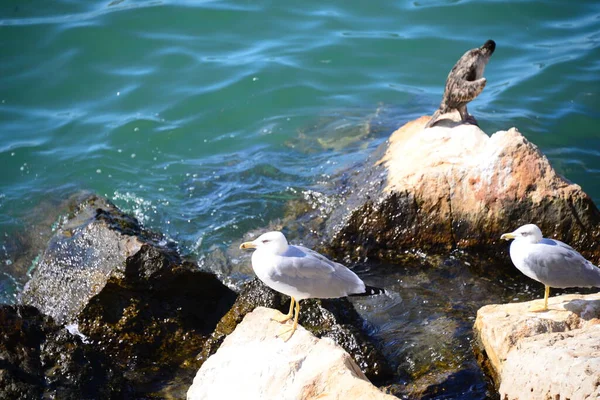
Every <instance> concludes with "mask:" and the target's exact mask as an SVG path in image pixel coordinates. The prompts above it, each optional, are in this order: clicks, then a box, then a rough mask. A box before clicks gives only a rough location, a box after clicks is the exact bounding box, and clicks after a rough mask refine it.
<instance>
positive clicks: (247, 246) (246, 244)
mask: <svg viewBox="0 0 600 400" xmlns="http://www.w3.org/2000/svg"><path fill="white" fill-rule="evenodd" d="M255 248H256V245H255V244H254V242H244V243H242V244H240V249H242V250H247V249H255Z"/></svg>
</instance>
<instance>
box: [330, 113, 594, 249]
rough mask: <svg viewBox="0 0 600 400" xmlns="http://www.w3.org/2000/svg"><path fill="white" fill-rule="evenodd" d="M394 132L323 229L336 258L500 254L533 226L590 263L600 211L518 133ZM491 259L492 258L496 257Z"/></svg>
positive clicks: (456, 128)
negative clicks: (507, 237)
mask: <svg viewBox="0 0 600 400" xmlns="http://www.w3.org/2000/svg"><path fill="white" fill-rule="evenodd" d="M428 119H429V118H428V117H421V118H419V119H417V120H415V121H411V122H409V123H407V124H406V125H404V126H402V127H401V128H400V129H398V130H397V131H395V132H394V133H393V134H392V135H391V137H390V139H389V142H388V144H387V145H386V146H387V147H384V148H383V149H380V152H379V153H376V154H374V155H373V157H372V159H371V160H370V161H369V162H368V163H367V165H366V166H365V168H364V171H361V172H357V173H356V176H355V177H354V178H352V179H350V180H351V182H352V183H353V185H354V188H353V189H352V188H351V191H352V195H351V196H350V197H349V198H348V200H347V203H346V207H340V208H339V209H338V210H336V211H334V213H333V215H332V217H331V218H330V220H331V222H329V226H328V228H329V235H330V237H331V247H332V251H333V252H334V253H335V252H338V253H339V254H351V255H352V256H353V257H356V258H361V257H365V256H368V257H376V258H384V259H394V258H396V257H398V256H399V255H402V253H404V251H405V250H407V249H413V248H420V249H424V250H434V251H435V250H440V251H446V250H448V249H451V248H460V249H476V250H479V251H481V250H484V251H485V252H487V253H493V254H492V255H498V253H499V252H503V253H505V248H504V246H497V243H498V242H499V240H498V238H499V237H500V235H501V234H502V233H504V232H506V231H512V230H513V229H515V228H517V227H518V226H520V225H523V224H525V223H536V224H537V225H538V226H540V228H541V229H542V231H543V232H544V233H545V234H546V235H547V236H551V237H557V238H559V239H561V240H563V241H565V242H567V243H569V244H571V245H572V246H574V247H575V248H577V249H578V250H579V251H580V252H582V253H583V254H584V255H585V256H587V257H588V258H592V260H593V261H598V259H599V258H600V228H599V227H600V211H598V209H597V207H596V206H595V205H594V203H593V201H592V200H591V198H590V197H589V196H588V195H587V194H585V193H584V192H583V191H582V190H581V187H579V186H578V185H576V184H572V183H570V182H568V181H567V180H565V179H564V178H562V177H561V176H559V175H557V174H556V172H555V171H554V170H553V169H552V166H551V165H550V163H549V161H548V159H547V158H546V157H545V156H544V155H543V154H542V153H541V152H540V150H539V149H538V148H537V147H536V146H535V145H534V144H533V143H531V142H529V141H528V140H527V139H526V138H525V137H524V136H523V135H522V134H521V133H520V132H519V131H518V130H517V129H515V128H511V129H509V130H508V131H499V132H496V133H495V134H493V135H491V136H488V135H487V134H486V133H485V132H483V131H482V130H481V129H479V127H477V126H475V125H468V124H458V125H456V124H454V125H450V126H447V125H445V126H439V127H438V126H436V127H433V128H430V129H423V128H424V126H425V124H426V123H427V121H428ZM494 253H495V254H494Z"/></svg>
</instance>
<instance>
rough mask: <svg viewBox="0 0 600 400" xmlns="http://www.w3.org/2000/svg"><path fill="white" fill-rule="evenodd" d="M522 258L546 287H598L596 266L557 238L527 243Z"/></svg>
mask: <svg viewBox="0 0 600 400" xmlns="http://www.w3.org/2000/svg"><path fill="white" fill-rule="evenodd" d="M523 262H524V263H525V264H527V265H528V266H529V268H531V269H532V270H534V271H535V273H536V275H537V279H538V280H539V281H540V282H542V283H544V284H545V285H548V286H550V287H555V288H566V287H595V286H596V287H600V268H598V267H596V266H595V265H594V264H592V263H591V262H589V261H588V260H586V259H585V258H584V257H583V256H582V255H581V254H579V253H578V252H577V251H576V250H574V249H573V248H572V247H571V246H569V245H567V244H565V243H563V242H561V241H558V240H553V239H543V240H542V241H541V242H540V243H537V244H535V245H531V250H530V251H529V252H528V254H527V256H526V257H525V259H524V261H523Z"/></svg>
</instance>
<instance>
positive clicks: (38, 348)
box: [0, 305, 128, 399]
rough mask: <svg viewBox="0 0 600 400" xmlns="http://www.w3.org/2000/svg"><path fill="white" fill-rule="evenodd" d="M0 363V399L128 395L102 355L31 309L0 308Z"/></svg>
mask: <svg viewBox="0 0 600 400" xmlns="http://www.w3.org/2000/svg"><path fill="white" fill-rule="evenodd" d="M71 329H73V328H72V327H71ZM0 362H1V363H2V368H1V369H0V398H1V399H40V398H56V399H94V398H103V399H120V398H124V397H127V395H128V393H127V389H126V386H125V385H124V380H123V377H122V375H121V374H120V373H119V372H118V371H117V369H116V368H115V366H114V365H113V364H112V362H111V360H110V357H108V355H107V354H105V353H104V352H103V351H101V349H99V348H97V347H96V346H93V345H92V344H90V343H88V342H87V340H86V338H85V337H81V336H78V335H76V334H72V333H70V332H69V331H68V330H67V329H66V328H65V327H61V326H58V325H56V324H55V323H54V321H53V320H52V318H51V317H49V316H46V315H43V314H41V313H40V312H39V311H38V310H37V309H36V308H34V307H31V306H22V305H19V306H9V305H2V306H0Z"/></svg>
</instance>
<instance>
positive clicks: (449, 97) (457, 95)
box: [425, 40, 496, 128]
mask: <svg viewBox="0 0 600 400" xmlns="http://www.w3.org/2000/svg"><path fill="white" fill-rule="evenodd" d="M495 49H496V42H494V41H493V40H488V41H487V42H485V43H484V44H483V46H481V47H478V48H475V49H471V50H469V51H467V52H466V53H465V54H463V56H462V57H461V58H460V59H459V60H458V61H457V63H456V64H455V65H454V67H453V68H452V70H450V73H449V74H448V78H447V79H446V88H445V90H444V96H443V97H442V102H441V104H440V108H439V109H438V110H437V111H436V112H435V113H434V114H433V116H432V117H431V119H430V120H429V122H428V123H427V125H426V126H425V127H426V128H429V127H431V126H433V125H434V124H435V123H436V122H437V121H438V119H439V117H440V116H442V115H443V114H446V113H449V112H451V111H454V110H458V112H459V113H460V117H461V120H462V121H463V122H464V121H466V120H467V119H468V118H469V113H468V112H467V103H469V102H470V101H472V100H473V99H475V97H477V96H478V95H479V93H481V92H482V91H483V88H485V84H486V83H487V81H486V79H485V78H484V77H483V72H484V70H485V66H486V65H487V63H488V61H489V60H490V57H491V56H492V54H493V53H494V50H495Z"/></svg>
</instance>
